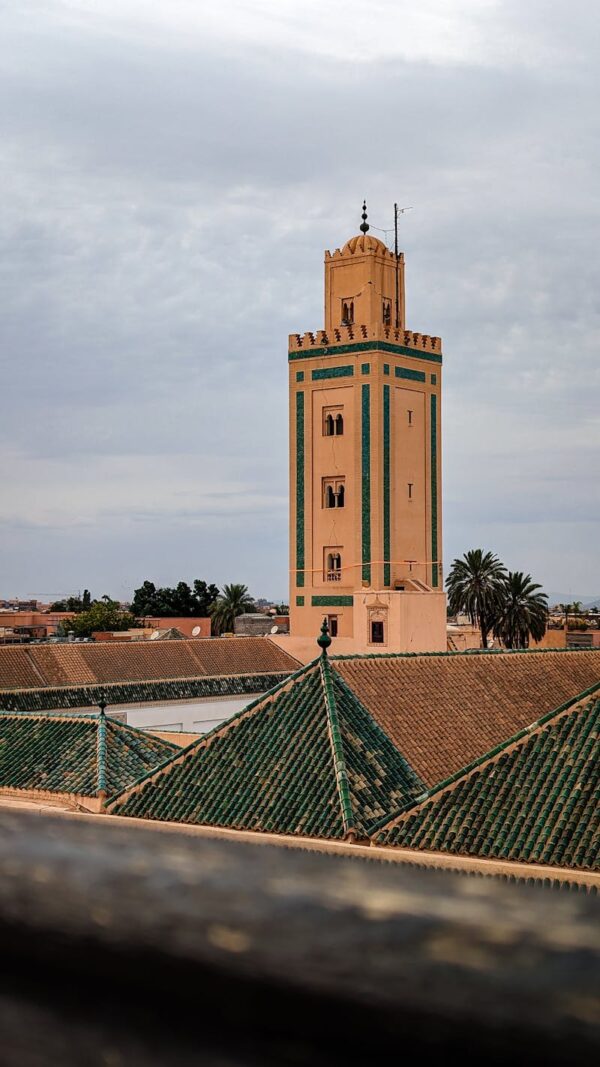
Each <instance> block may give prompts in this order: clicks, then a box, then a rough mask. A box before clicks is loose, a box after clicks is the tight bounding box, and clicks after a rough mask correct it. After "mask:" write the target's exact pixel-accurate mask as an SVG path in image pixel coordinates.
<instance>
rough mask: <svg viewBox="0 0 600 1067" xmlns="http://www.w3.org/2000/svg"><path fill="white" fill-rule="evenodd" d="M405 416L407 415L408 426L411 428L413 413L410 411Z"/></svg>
mask: <svg viewBox="0 0 600 1067" xmlns="http://www.w3.org/2000/svg"><path fill="white" fill-rule="evenodd" d="M406 414H407V415H408V425H409V426H412V424H413V421H412V417H413V413H412V411H407V412H406Z"/></svg>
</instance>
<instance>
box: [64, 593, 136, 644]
mask: <svg viewBox="0 0 600 1067" xmlns="http://www.w3.org/2000/svg"><path fill="white" fill-rule="evenodd" d="M134 625H135V619H134V617H133V615H131V614H130V613H129V612H128V611H121V608H120V607H119V604H118V602H117V601H116V600H110V599H102V600H96V601H95V602H94V603H93V604H92V606H91V607H90V609H89V611H82V612H80V613H79V614H78V615H74V616H73V617H72V618H70V619H63V621H62V623H61V630H62V632H63V634H67V633H69V631H70V630H72V631H73V633H74V634H75V637H91V635H92V634H93V633H94V632H95V631H96V630H118V631H119V630H129V629H130V628H131V627H132V626H134Z"/></svg>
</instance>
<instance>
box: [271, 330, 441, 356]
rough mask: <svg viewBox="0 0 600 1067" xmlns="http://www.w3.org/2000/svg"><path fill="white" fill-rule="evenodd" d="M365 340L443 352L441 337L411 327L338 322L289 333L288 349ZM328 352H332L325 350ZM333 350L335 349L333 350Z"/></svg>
mask: <svg viewBox="0 0 600 1067" xmlns="http://www.w3.org/2000/svg"><path fill="white" fill-rule="evenodd" d="M365 341H379V342H383V343H386V344H392V345H400V346H402V347H403V348H414V349H416V350H417V351H419V352H436V353H438V354H441V351H442V342H441V338H439V337H430V336H429V334H425V333H413V332H412V331H411V330H396V329H394V327H392V326H381V327H374V326H365V325H364V324H363V325H361V324H359V325H353V326H337V327H335V328H334V329H333V330H329V331H327V330H315V331H314V332H313V331H312V330H309V331H307V332H306V333H304V334H301V333H291V334H290V335H289V345H288V350H289V351H290V352H299V351H305V350H309V351H310V350H311V349H320V348H328V349H329V348H331V349H335V348H336V347H337V346H341V345H352V344H360V343H362V342H365ZM325 354H329V353H325ZM331 354H332V355H333V354H334V353H333V352H332V353H331Z"/></svg>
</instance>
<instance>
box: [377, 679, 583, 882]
mask: <svg viewBox="0 0 600 1067" xmlns="http://www.w3.org/2000/svg"><path fill="white" fill-rule="evenodd" d="M592 691H593V692H594V693H595V695H594V696H590V695H589V691H588V692H587V693H585V694H580V696H579V698H575V700H573V701H571V702H570V703H569V704H568V705H566V706H563V707H561V708H558V709H557V710H556V711H554V712H551V713H550V714H548V715H545V716H544V717H543V718H542V719H540V720H539V721H538V722H536V723H534V724H533V725H532V726H530V727H529V728H528V729H527V730H523V731H521V732H520V733H519V734H517V735H515V737H513V738H510V739H509V740H508V741H506V742H505V743H504V744H503V745H500V746H498V747H497V748H496V749H494V750H493V751H492V752H489V753H488V754H487V755H486V756H484V757H482V758H481V759H479V760H477V761H476V762H475V763H474V764H472V765H471V766H470V767H468V768H466V769H465V770H464V771H462V772H459V773H458V774H456V775H454V776H453V777H452V778H451V779H449V780H448V781H446V782H444V783H442V784H441V785H439V786H437V787H436V788H435V789H433V790H431V791H430V792H429V793H427V794H425V796H424V797H422V798H420V799H419V800H417V801H416V802H414V801H413V802H411V803H409V804H408V805H405V809H404V810H403V811H402V812H401V813H400V814H399V815H397V816H396V817H395V818H394V819H393V820H391V821H389V822H387V824H386V825H384V826H383V827H381V828H379V829H378V830H377V831H376V832H375V833H374V834H373V835H372V840H373V843H374V844H385V845H398V846H403V847H405V848H414V849H426V850H431V851H438V852H450V853H453V854H458V855H467V856H481V857H487V858H489V859H499V860H518V861H521V862H530V863H541V864H548V865H554V866H561V867H575V868H584V869H587V870H598V869H600V744H599V737H600V699H598V691H599V687H598V686H595V687H592Z"/></svg>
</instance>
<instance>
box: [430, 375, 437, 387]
mask: <svg viewBox="0 0 600 1067" xmlns="http://www.w3.org/2000/svg"><path fill="white" fill-rule="evenodd" d="M430 377H431V384H432V385H437V374H432V375H430Z"/></svg>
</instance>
